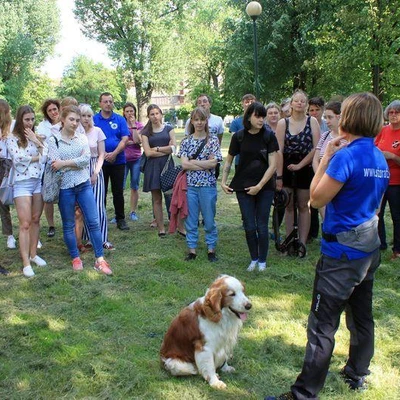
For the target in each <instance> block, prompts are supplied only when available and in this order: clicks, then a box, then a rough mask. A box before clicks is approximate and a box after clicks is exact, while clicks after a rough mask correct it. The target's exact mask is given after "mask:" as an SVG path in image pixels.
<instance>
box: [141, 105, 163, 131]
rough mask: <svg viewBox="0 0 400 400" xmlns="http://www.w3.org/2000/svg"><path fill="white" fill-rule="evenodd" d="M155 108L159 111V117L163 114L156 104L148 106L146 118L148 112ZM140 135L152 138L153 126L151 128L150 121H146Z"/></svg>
mask: <svg viewBox="0 0 400 400" xmlns="http://www.w3.org/2000/svg"><path fill="white" fill-rule="evenodd" d="M155 108H156V109H157V110H158V111H160V114H161V115H163V112H162V110H161V108H160V107H159V106H158V105H157V104H150V105H149V106H148V107H147V118H148V117H149V115H150V111H151V110H154V109H155ZM142 135H146V136H152V135H153V126H152V124H151V121H150V120H148V121H147V124H146V125H145V126H144V128H143V129H142Z"/></svg>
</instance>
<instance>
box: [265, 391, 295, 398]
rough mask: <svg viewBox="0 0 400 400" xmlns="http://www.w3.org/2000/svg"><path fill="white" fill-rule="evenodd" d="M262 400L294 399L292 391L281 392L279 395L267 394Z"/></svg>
mask: <svg viewBox="0 0 400 400" xmlns="http://www.w3.org/2000/svg"><path fill="white" fill-rule="evenodd" d="M264 400H295V398H294V396H293V393H292V392H286V393H282V394H280V395H279V396H267V397H264Z"/></svg>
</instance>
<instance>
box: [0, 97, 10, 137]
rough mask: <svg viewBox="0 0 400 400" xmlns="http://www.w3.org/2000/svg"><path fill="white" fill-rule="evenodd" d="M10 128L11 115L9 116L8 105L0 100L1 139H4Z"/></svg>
mask: <svg viewBox="0 0 400 400" xmlns="http://www.w3.org/2000/svg"><path fill="white" fill-rule="evenodd" d="M10 126H11V114H10V106H9V105H8V103H7V102H6V101H5V100H3V99H0V131H1V137H2V138H3V139H4V138H6V137H7V135H8V134H9V132H10Z"/></svg>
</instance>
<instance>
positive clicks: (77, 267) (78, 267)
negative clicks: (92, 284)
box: [72, 257, 83, 271]
mask: <svg viewBox="0 0 400 400" xmlns="http://www.w3.org/2000/svg"><path fill="white" fill-rule="evenodd" d="M72 269H73V270H74V271H82V270H83V264H82V260H81V259H80V258H79V257H75V258H74V259H73V260H72Z"/></svg>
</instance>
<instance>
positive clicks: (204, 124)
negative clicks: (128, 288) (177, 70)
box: [178, 107, 222, 262]
mask: <svg viewBox="0 0 400 400" xmlns="http://www.w3.org/2000/svg"><path fill="white" fill-rule="evenodd" d="M189 132H190V135H189V136H188V137H187V138H185V139H184V140H183V141H182V143H181V146H180V150H179V154H178V156H179V157H181V159H182V167H183V169H184V170H186V176H187V186H188V190H187V202H188V210H189V215H188V217H187V218H186V221H185V226H186V242H187V246H188V248H189V253H188V255H187V256H186V258H185V260H187V261H190V260H194V259H195V258H196V248H197V242H198V238H199V228H198V225H199V224H198V222H199V213H200V212H201V215H202V216H203V221H204V231H205V239H206V244H207V256H208V260H209V261H210V262H214V261H217V257H216V255H215V249H216V247H217V241H218V232H217V225H216V224H215V211H216V204H217V187H216V185H217V179H216V177H215V166H216V165H217V163H218V162H220V161H222V155H221V150H220V147H219V141H218V138H217V137H216V136H210V132H209V131H208V115H207V113H206V112H205V111H204V109H203V108H200V107H197V108H195V109H194V110H193V111H192V113H191V115H190V123H189ZM200 146H201V147H200Z"/></svg>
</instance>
